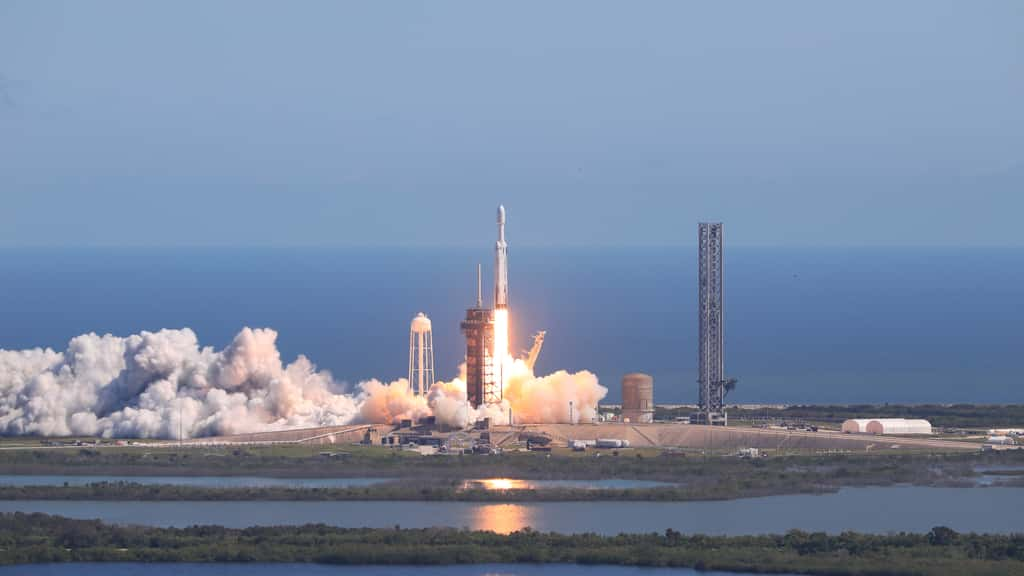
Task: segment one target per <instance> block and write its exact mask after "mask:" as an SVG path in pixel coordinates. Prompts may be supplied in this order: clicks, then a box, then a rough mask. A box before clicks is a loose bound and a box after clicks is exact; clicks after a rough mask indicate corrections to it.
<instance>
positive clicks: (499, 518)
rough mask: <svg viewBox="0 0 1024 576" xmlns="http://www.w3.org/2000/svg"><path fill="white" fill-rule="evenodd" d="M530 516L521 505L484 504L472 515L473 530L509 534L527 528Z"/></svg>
mask: <svg viewBox="0 0 1024 576" xmlns="http://www.w3.org/2000/svg"><path fill="white" fill-rule="evenodd" d="M531 516H532V514H531V513H530V509H528V508H527V507H526V506H523V505H522V504H485V505H481V506H477V507H476V509H475V511H474V513H473V529H474V530H490V531H492V532H497V533H498V534H509V533H511V532H515V531H516V530H520V529H523V528H526V527H527V526H529V525H530V519H531Z"/></svg>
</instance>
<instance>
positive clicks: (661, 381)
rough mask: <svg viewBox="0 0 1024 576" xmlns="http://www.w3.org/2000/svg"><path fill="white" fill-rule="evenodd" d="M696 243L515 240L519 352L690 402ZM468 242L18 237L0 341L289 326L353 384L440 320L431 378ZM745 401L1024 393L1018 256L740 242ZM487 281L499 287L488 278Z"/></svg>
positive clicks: (467, 274) (737, 340)
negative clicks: (651, 384) (416, 328)
mask: <svg viewBox="0 0 1024 576" xmlns="http://www.w3.org/2000/svg"><path fill="white" fill-rule="evenodd" d="M693 252H694V251H693V250H692V249H690V248H656V249H602V250H598V249H551V248H547V249H541V248H516V247H515V246H513V249H512V253H511V255H510V259H511V260H510V274H511V301H512V310H513V312H512V322H513V325H512V328H513V341H514V347H515V349H522V348H525V347H527V346H528V344H529V335H530V333H532V332H533V331H535V330H539V329H546V330H547V331H548V336H547V341H546V343H545V346H544V351H543V353H542V354H541V357H540V361H539V362H538V370H539V371H541V372H544V371H551V370H554V369H558V368H566V369H570V370H579V369H584V368H586V369H590V370H592V371H594V372H595V373H597V375H598V376H599V377H600V379H601V381H602V382H603V383H604V384H606V385H608V386H609V388H610V389H611V392H610V394H609V397H608V399H609V401H617V400H618V398H619V390H618V382H619V379H620V378H621V376H622V374H624V373H626V372H629V371H634V370H641V371H646V372H649V373H651V374H653V375H654V376H655V381H656V388H655V394H656V400H657V401H659V402H693V401H695V396H696V394H695V384H694V380H695V378H696V376H695V374H696V368H695V356H696V354H695V342H696V323H695V317H696V316H695V305H694V302H695V300H696V295H695V279H694V275H695V270H694V269H695V265H694V253H693ZM490 259H491V254H490V251H489V249H488V246H486V245H483V246H481V248H480V249H479V250H468V249H359V250H357V249H282V248H275V249H256V248H252V249H220V248H218V249H75V250H68V249H63V250H52V249H30V250H29V249H18V250H14V249H7V250H3V251H0V347H3V348H25V347H33V346H50V347H55V348H63V347H64V345H65V344H66V342H67V340H68V339H70V338H71V337H73V336H75V335H77V334H79V333H82V332H88V331H95V332H100V333H102V332H111V333H115V334H121V335H124V334H128V333H132V332H137V331H139V330H156V329H159V328H164V327H183V326H188V327H191V328H193V329H195V330H196V332H197V333H198V334H199V337H200V339H201V340H202V341H203V342H204V343H205V344H209V345H213V346H216V347H218V348H220V347H222V346H224V345H225V344H227V343H228V342H229V341H230V340H231V338H232V336H233V335H234V334H235V333H236V332H237V331H238V329H239V328H240V327H242V326H244V325H249V326H269V327H273V328H275V329H277V330H278V331H279V332H280V340H279V345H280V348H281V350H282V352H283V355H284V357H285V359H288V360H290V359H292V358H294V357H295V356H296V355H297V354H299V353H303V354H306V355H307V356H309V357H310V358H311V359H312V360H313V361H314V362H316V363H317V364H318V365H319V366H321V367H324V368H328V369H330V370H331V371H332V372H333V373H334V374H335V376H336V377H337V378H338V379H341V380H346V381H349V382H354V381H358V380H360V379H365V378H369V377H378V378H385V379H391V378H397V377H400V376H403V375H404V374H405V371H406V367H407V346H408V324H409V320H410V319H411V318H412V316H413V315H414V314H415V313H416V312H418V311H424V312H426V313H427V314H428V315H430V317H431V318H432V319H433V321H434V343H435V347H436V354H437V362H436V363H437V367H438V376H440V377H445V378H448V377H451V376H453V375H454V374H455V370H456V366H457V364H458V362H459V361H460V359H461V357H462V355H463V341H462V337H461V335H460V334H459V331H458V322H459V320H460V317H461V316H462V314H463V313H464V308H465V307H466V306H467V305H470V304H472V302H473V300H474V294H475V284H476V282H475V280H476V279H475V265H476V263H477V262H482V263H484V265H485V279H487V278H489V275H490V271H489V267H490ZM725 286H726V328H727V331H726V341H727V351H726V358H727V371H728V372H729V373H730V374H731V375H733V376H736V377H738V378H740V384H739V387H738V388H737V390H736V392H735V393H734V394H733V395H732V396H730V400H731V401H734V402H808V403H823V402H879V403H880V402H1022V401H1024V372H1022V371H1021V370H1020V369H1019V363H1018V358H1019V356H1020V354H1021V353H1022V351H1024V336H1022V332H1021V327H1022V326H1024V305H1021V302H1022V301H1024V250H1022V249H980V248H979V249H939V248H929V249H907V248H900V249H892V250H889V249H880V248H870V249H831V248H830V249H803V250H794V249H776V248H743V247H733V248H729V249H728V252H727V256H726V266H725ZM484 290H485V293H487V294H489V290H490V287H489V282H486V281H485V289H484Z"/></svg>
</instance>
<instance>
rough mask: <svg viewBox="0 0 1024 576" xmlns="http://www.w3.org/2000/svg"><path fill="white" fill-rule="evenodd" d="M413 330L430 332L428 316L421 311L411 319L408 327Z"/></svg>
mask: <svg viewBox="0 0 1024 576" xmlns="http://www.w3.org/2000/svg"><path fill="white" fill-rule="evenodd" d="M409 328H410V330H412V331H413V332H430V318H427V315H426V314H424V313H423V312H420V313H419V314H417V315H416V317H415V318H413V319H412V326H410V327H409Z"/></svg>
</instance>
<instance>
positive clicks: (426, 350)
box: [409, 312, 434, 396]
mask: <svg viewBox="0 0 1024 576" xmlns="http://www.w3.org/2000/svg"><path fill="white" fill-rule="evenodd" d="M433 385H434V336H433V331H432V330H431V329H430V318H427V315H426V314H424V313H423V312H420V313H419V314H417V315H416V317H415V318H413V319H412V324H411V325H410V327H409V387H411V388H412V389H413V392H415V393H416V395H417V396H423V395H424V394H426V393H427V391H429V390H430V387H431V386H433Z"/></svg>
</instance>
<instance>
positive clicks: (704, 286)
mask: <svg viewBox="0 0 1024 576" xmlns="http://www.w3.org/2000/svg"><path fill="white" fill-rule="evenodd" d="M723 242H724V239H723V235H722V223H721V222H714V223H710V222H701V223H700V224H698V226H697V270H698V272H697V315H698V323H697V326H698V328H697V331H698V333H697V340H698V344H697V384H698V390H699V395H698V411H697V413H696V414H694V417H695V423H700V424H720V425H723V426H724V425H725V424H726V423H727V417H726V413H725V392H726V387H727V386H731V384H732V382H731V381H727V380H726V377H725V324H724V310H723V297H722V296H723V293H722V292H723V291H722V268H723V265H722V252H723Z"/></svg>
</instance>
